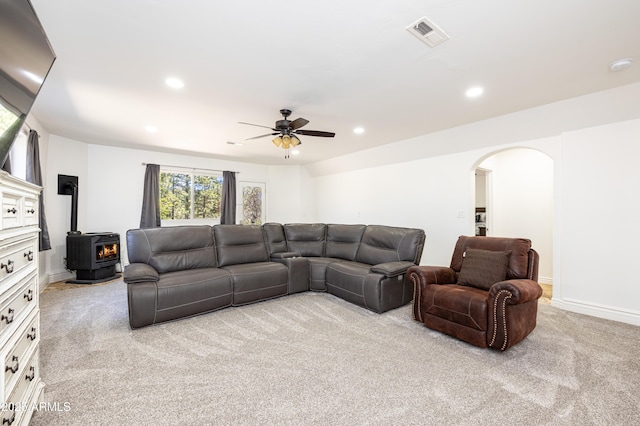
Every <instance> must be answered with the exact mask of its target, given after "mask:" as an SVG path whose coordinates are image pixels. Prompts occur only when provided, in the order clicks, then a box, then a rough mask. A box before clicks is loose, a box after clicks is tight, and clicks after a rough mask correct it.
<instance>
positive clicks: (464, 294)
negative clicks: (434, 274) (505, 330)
mask: <svg viewBox="0 0 640 426" xmlns="http://www.w3.org/2000/svg"><path fill="white" fill-rule="evenodd" d="M487 296H488V294H487V292H486V291H485V290H480V289H477V288H473V287H467V286H460V285H456V284H443V285H429V286H427V287H426V291H425V292H424V293H423V295H422V303H423V307H424V312H425V313H427V314H430V315H434V316H436V317H439V318H442V319H444V320H447V321H449V322H451V323H452V324H459V325H463V326H465V327H469V328H472V329H475V330H481V331H486V330H487V314H488V313H487Z"/></svg>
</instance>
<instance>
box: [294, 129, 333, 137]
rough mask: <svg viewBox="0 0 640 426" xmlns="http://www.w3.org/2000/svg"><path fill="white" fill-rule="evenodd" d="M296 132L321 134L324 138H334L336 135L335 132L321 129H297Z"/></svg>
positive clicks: (307, 134) (306, 134)
mask: <svg viewBox="0 0 640 426" xmlns="http://www.w3.org/2000/svg"><path fill="white" fill-rule="evenodd" d="M295 133H297V134H299V135H305V136H320V137H322V138H332V137H334V136H335V135H336V134H335V133H333V132H321V131H320V130H296V131H295Z"/></svg>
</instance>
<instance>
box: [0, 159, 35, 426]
mask: <svg viewBox="0 0 640 426" xmlns="http://www.w3.org/2000/svg"><path fill="white" fill-rule="evenodd" d="M40 190H41V188H40V187H39V186H37V185H33V184H30V183H28V182H25V181H23V180H21V179H18V178H15V177H13V176H11V175H9V174H8V173H6V172H4V171H0V199H1V201H2V203H1V204H2V223H1V224H0V359H2V360H3V362H4V367H2V368H0V396H1V397H2V399H1V401H2V406H1V408H2V423H1V425H0V426H5V425H26V424H28V423H29V420H30V419H31V416H32V414H33V411H34V410H36V409H38V408H39V407H40V405H39V404H40V402H41V401H42V396H43V389H44V383H43V382H42V380H41V379H40V371H39V370H40V365H39V361H38V355H39V350H38V345H39V343H40V322H39V321H40V307H39V302H38V299H39V285H38V231H39V229H38V214H39V213H38V207H39V204H38V197H39V195H40Z"/></svg>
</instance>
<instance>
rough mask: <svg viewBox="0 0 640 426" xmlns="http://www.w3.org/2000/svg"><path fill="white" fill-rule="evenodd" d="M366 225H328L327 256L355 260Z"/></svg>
mask: <svg viewBox="0 0 640 426" xmlns="http://www.w3.org/2000/svg"><path fill="white" fill-rule="evenodd" d="M366 228H367V226H366V225H334V224H329V225H327V243H326V248H325V253H326V257H333V258H337V259H345V260H354V259H355V258H356V253H357V252H358V247H359V246H360V241H361V240H362V234H364V230H365V229H366Z"/></svg>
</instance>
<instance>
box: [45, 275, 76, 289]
mask: <svg viewBox="0 0 640 426" xmlns="http://www.w3.org/2000/svg"><path fill="white" fill-rule="evenodd" d="M75 276H76V274H74V273H73V272H69V271H64V272H57V273H55V274H49V275H48V276H47V278H48V279H47V285H49V284H51V283H57V282H58V281H67V280H71V279H73V278H75ZM45 287H46V286H45Z"/></svg>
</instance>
